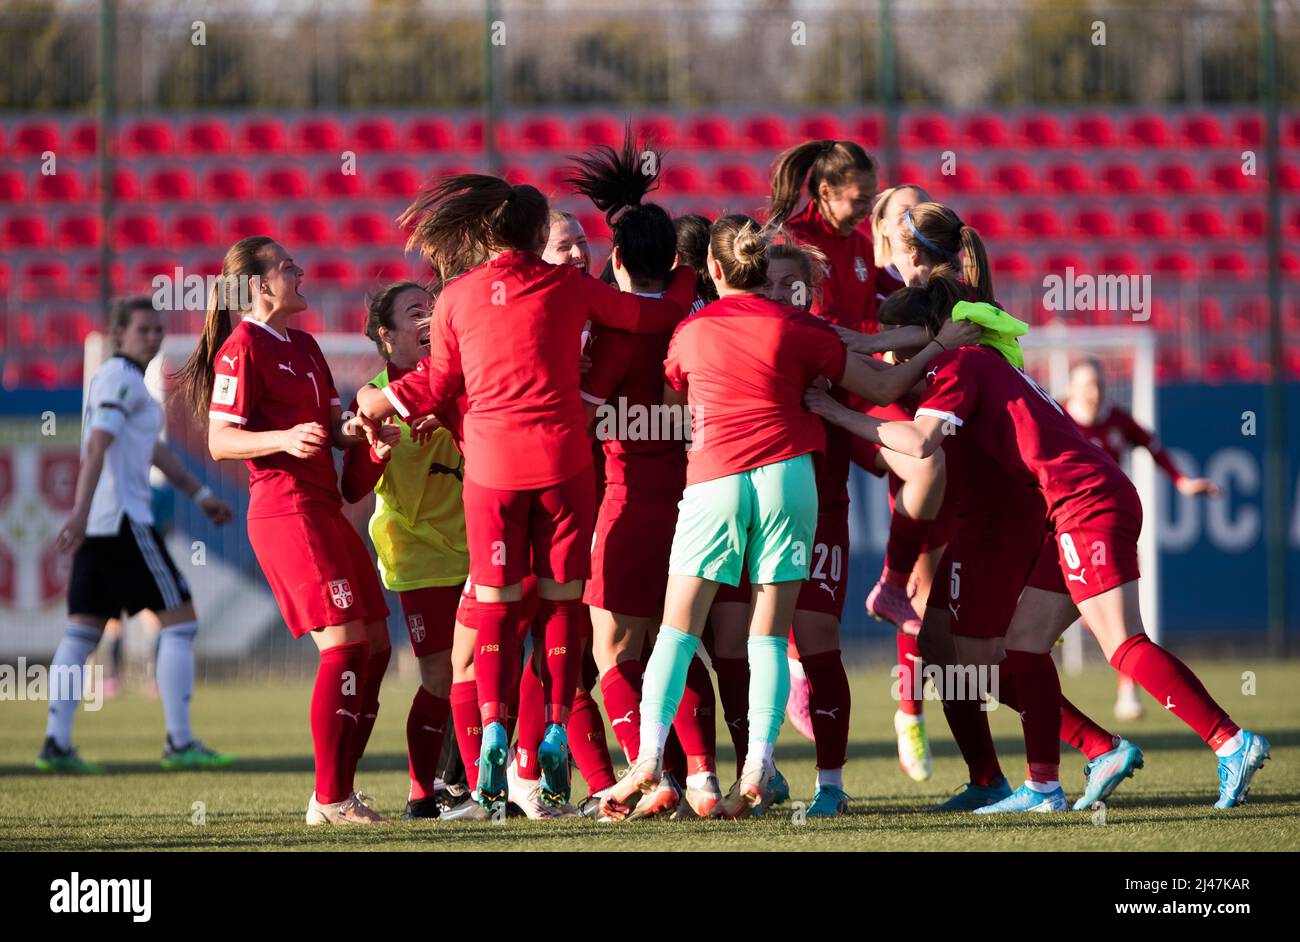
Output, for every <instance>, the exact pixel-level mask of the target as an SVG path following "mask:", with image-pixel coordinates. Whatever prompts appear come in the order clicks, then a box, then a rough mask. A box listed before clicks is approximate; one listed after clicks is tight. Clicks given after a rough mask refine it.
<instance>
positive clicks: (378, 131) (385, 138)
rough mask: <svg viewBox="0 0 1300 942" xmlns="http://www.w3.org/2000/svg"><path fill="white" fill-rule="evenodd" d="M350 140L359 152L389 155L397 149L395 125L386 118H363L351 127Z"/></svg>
mask: <svg viewBox="0 0 1300 942" xmlns="http://www.w3.org/2000/svg"><path fill="white" fill-rule="evenodd" d="M352 140H353V142H354V143H355V144H356V146H357V148H358V149H359V150H365V151H374V152H376V153H384V154H387V153H390V152H391V151H395V150H397V148H398V134H397V125H396V124H395V123H393V121H391V120H390V119H388V118H385V117H383V116H376V117H372V118H363V119H361V120H360V121H358V122H357V123H356V124H354V125H353V126H352Z"/></svg>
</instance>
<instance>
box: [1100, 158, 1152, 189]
mask: <svg viewBox="0 0 1300 942" xmlns="http://www.w3.org/2000/svg"><path fill="white" fill-rule="evenodd" d="M1100 182H1101V189H1102V191H1103V192H1106V193H1118V194H1120V195H1125V196H1126V195H1128V194H1130V193H1140V192H1141V191H1142V190H1143V188H1144V187H1145V184H1144V183H1143V182H1142V171H1140V170H1139V169H1138V168H1137V165H1136V164H1111V165H1109V166H1107V167H1104V168H1102V171H1101V177H1100Z"/></svg>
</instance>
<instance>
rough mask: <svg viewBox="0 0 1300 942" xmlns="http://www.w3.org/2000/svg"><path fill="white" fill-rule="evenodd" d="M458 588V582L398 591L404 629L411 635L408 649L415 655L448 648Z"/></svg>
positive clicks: (454, 621)
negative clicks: (404, 618)
mask: <svg viewBox="0 0 1300 942" xmlns="http://www.w3.org/2000/svg"><path fill="white" fill-rule="evenodd" d="M460 591H461V589H460V586H458V585H435V586H428V587H427V588H423V589H407V590H406V591H405V592H398V593H397V597H398V599H400V600H401V602H402V614H403V615H405V616H406V632H407V634H408V635H410V636H411V650H413V651H414V652H415V656H416V657H424V656H425V655H426V654H437V653H438V652H439V651H446V650H448V649H450V648H451V637H452V635H453V634H454V633H455V629H456V608H457V606H458V605H459V604H460Z"/></svg>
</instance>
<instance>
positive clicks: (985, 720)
mask: <svg viewBox="0 0 1300 942" xmlns="http://www.w3.org/2000/svg"><path fill="white" fill-rule="evenodd" d="M943 715H944V718H945V719H946V720H947V721H948V728H949V729H950V730H952V738H953V739H954V740H956V742H957V748H958V749H960V750H961V757H962V758H963V759H965V760H966V768H967V769H969V771H970V781H971V784H972V785H988V784H990V783H992V782H995V781H997V780H998V779H1000V778H1002V766H1000V765H998V753H997V750H996V749H994V748H993V734H992V733H991V732H989V715H988V713H986V712H985V711H984V710H981V709H980V701H978V700H972V699H965V700H945V701H944V702H943Z"/></svg>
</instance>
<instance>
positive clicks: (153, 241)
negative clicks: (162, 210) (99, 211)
mask: <svg viewBox="0 0 1300 942" xmlns="http://www.w3.org/2000/svg"><path fill="white" fill-rule="evenodd" d="M113 238H114V239H115V240H116V242H117V245H118V246H119V247H121V248H123V249H146V248H155V247H157V246H159V245H162V242H163V235H162V226H161V225H159V223H158V217H157V216H150V215H145V214H143V213H141V214H133V215H129V216H121V217H119V218H118V219H117V220H116V221H115V222H114V224H113Z"/></svg>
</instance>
